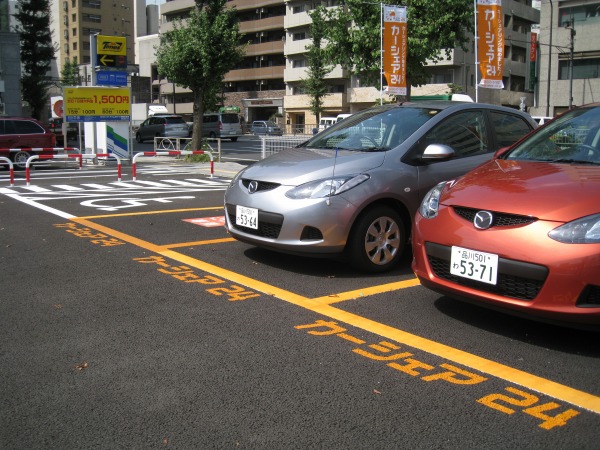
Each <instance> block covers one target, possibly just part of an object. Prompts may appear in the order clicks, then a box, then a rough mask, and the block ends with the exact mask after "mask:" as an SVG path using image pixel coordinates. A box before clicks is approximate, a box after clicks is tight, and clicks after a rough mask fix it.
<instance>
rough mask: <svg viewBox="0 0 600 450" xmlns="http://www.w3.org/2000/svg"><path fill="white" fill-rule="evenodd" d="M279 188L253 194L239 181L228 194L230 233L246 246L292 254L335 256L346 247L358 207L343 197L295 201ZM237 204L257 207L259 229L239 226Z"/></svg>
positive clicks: (227, 208)
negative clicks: (245, 243) (249, 244)
mask: <svg viewBox="0 0 600 450" xmlns="http://www.w3.org/2000/svg"><path fill="white" fill-rule="evenodd" d="M292 188H293V186H279V187H276V188H274V189H271V190H267V191H259V192H255V193H253V194H250V193H249V192H248V190H247V189H246V187H245V186H244V185H243V184H242V182H241V180H239V179H238V180H236V181H235V182H234V185H232V186H231V187H230V188H229V189H228V191H227V193H226V195H225V224H226V228H227V230H228V231H229V233H230V234H231V235H232V236H233V237H235V238H237V239H239V240H240V241H244V242H247V243H251V244H254V245H257V246H261V247H269V248H273V249H276V250H282V251H286V252H290V253H300V254H336V253H341V252H342V251H343V249H344V247H345V245H346V239H347V237H348V234H349V231H350V227H351V224H352V221H353V220H354V216H355V214H356V208H355V206H354V205H353V204H352V203H350V202H348V201H347V200H346V199H344V198H343V197H341V196H334V197H331V198H330V199H329V201H328V200H327V199H324V198H319V199H305V200H293V199H290V198H288V197H286V196H285V193H286V192H287V191H289V190H290V189H292ZM237 205H240V206H245V207H249V208H257V209H258V210H259V211H258V229H257V230H256V229H252V228H247V227H242V226H239V225H236V207H237Z"/></svg>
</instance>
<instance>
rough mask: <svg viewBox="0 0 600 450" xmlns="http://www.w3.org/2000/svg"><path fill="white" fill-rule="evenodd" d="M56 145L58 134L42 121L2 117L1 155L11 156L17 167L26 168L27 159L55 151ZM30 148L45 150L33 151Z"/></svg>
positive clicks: (0, 125) (0, 129)
mask: <svg viewBox="0 0 600 450" xmlns="http://www.w3.org/2000/svg"><path fill="white" fill-rule="evenodd" d="M54 147H56V135H55V134H54V133H53V132H52V131H50V129H49V128H48V127H47V126H46V125H44V124H43V123H41V122H40V121H38V120H36V119H32V118H28V117H8V116H6V117H0V156H3V157H5V158H10V160H11V161H12V162H13V163H14V167H15V169H19V170H22V169H25V164H26V162H27V159H29V157H30V156H32V155H34V154H36V155H44V154H53V153H55V151H54V150H52V149H53V148H54ZM28 148H43V149H45V150H42V151H36V152H32V151H31V150H28ZM11 149H12V151H11ZM17 149H18V150H17Z"/></svg>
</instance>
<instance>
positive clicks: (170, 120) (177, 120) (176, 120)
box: [165, 117, 185, 123]
mask: <svg viewBox="0 0 600 450" xmlns="http://www.w3.org/2000/svg"><path fill="white" fill-rule="evenodd" d="M165 120H166V122H167V123H185V120H183V117H167V118H166V119H165Z"/></svg>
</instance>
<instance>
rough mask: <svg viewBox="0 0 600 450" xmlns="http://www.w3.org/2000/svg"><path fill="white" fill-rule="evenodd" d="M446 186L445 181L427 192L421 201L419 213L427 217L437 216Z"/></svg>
mask: <svg viewBox="0 0 600 450" xmlns="http://www.w3.org/2000/svg"><path fill="white" fill-rule="evenodd" d="M444 186H446V182H445V181H443V182H441V183H439V184H437V185H435V186H434V187H433V188H431V190H430V191H429V192H428V193H427V194H425V197H424V198H423V200H422V201H421V206H419V214H421V215H422V216H423V217H425V218H426V219H433V218H435V217H437V214H438V209H439V207H440V196H441V195H442V190H443V189H444Z"/></svg>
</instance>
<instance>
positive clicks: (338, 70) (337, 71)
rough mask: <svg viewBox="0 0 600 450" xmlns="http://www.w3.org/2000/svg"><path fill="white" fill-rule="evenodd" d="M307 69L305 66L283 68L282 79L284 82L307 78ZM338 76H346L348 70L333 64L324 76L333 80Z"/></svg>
mask: <svg viewBox="0 0 600 450" xmlns="http://www.w3.org/2000/svg"><path fill="white" fill-rule="evenodd" d="M307 70H308V68H307V67H297V68H294V69H285V71H284V73H283V79H284V80H285V82H286V83H291V82H294V81H300V80H305V79H306V78H308V74H307ZM339 78H348V71H347V70H344V69H342V67H341V66H335V67H334V68H333V70H332V71H331V72H329V73H328V74H327V75H326V76H325V79H326V80H335V79H339Z"/></svg>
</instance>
